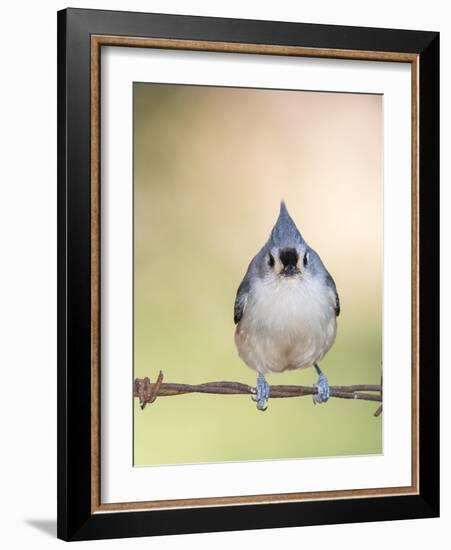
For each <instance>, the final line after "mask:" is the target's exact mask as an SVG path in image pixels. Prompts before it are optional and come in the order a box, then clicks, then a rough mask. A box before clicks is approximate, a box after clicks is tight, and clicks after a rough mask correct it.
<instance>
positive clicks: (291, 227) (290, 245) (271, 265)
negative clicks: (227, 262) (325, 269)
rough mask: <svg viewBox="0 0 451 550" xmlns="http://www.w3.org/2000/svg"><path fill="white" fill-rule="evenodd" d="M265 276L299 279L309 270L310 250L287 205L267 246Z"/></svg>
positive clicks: (284, 206) (283, 205) (282, 208)
mask: <svg viewBox="0 0 451 550" xmlns="http://www.w3.org/2000/svg"><path fill="white" fill-rule="evenodd" d="M264 260H265V266H264V272H265V276H266V277H268V278H276V277H277V278H280V277H283V278H298V277H302V275H303V274H304V273H305V271H306V270H307V269H308V266H309V261H310V249H309V246H308V245H307V243H306V242H305V241H304V239H303V237H302V235H301V233H300V232H299V230H298V228H297V227H296V224H295V223H294V221H293V219H292V218H291V216H290V214H289V213H288V210H287V207H286V205H285V203H284V202H283V201H282V202H281V204H280V213H279V217H278V218H277V221H276V224H275V225H274V227H273V229H272V231H271V235H270V237H269V240H268V242H267V243H266V246H265V258H264Z"/></svg>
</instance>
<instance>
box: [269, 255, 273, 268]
mask: <svg viewBox="0 0 451 550" xmlns="http://www.w3.org/2000/svg"><path fill="white" fill-rule="evenodd" d="M268 265H269V267H274V256H273V255H272V254H271V253H269V258H268Z"/></svg>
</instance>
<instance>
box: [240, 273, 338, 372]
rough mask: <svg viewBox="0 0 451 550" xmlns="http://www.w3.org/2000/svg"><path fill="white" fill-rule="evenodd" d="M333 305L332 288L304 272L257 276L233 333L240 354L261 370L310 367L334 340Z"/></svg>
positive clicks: (247, 361)
mask: <svg viewBox="0 0 451 550" xmlns="http://www.w3.org/2000/svg"><path fill="white" fill-rule="evenodd" d="M334 304H335V296H334V294H333V291H332V289H330V288H329V287H328V286H327V285H326V284H325V283H324V282H323V281H317V280H314V279H312V278H310V277H309V276H308V275H304V276H303V277H302V278H301V279H299V278H295V277H293V278H288V277H287V278H282V277H281V278H277V279H273V280H259V281H258V282H256V283H255V284H254V285H253V288H252V290H251V291H250V293H249V296H248V299H247V303H246V307H245V309H244V312H243V317H242V318H241V321H240V322H239V324H238V325H237V329H236V333H235V342H236V345H237V348H238V353H239V355H240V357H241V358H242V359H243V361H244V362H245V363H246V364H247V365H248V366H249V367H251V368H252V369H254V370H256V371H258V372H261V373H262V374H267V373H270V372H283V371H285V370H292V369H302V368H305V367H309V366H311V365H313V364H314V363H315V362H317V361H320V360H321V359H322V358H323V357H324V355H325V354H326V353H327V351H328V350H329V349H330V347H331V346H332V344H333V343H334V340H335V335H336V318H335V311H334Z"/></svg>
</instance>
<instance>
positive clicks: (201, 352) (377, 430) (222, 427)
mask: <svg viewBox="0 0 451 550" xmlns="http://www.w3.org/2000/svg"><path fill="white" fill-rule="evenodd" d="M133 110H134V113H133V114H134V208H135V216H134V224H135V225H134V240H135V242H134V246H135V254H134V315H135V325H134V329H135V333H134V334H135V336H134V338H135V342H134V377H144V376H149V377H150V379H151V380H152V381H154V380H155V379H156V377H157V375H158V371H159V370H160V369H161V370H163V372H164V376H165V381H166V382H180V383H201V382H210V381H215V380H235V381H241V382H244V383H247V384H251V385H254V384H255V378H256V373H255V372H253V371H251V370H250V369H249V368H248V367H246V366H245V364H244V363H243V362H242V361H241V360H240V359H239V357H238V354H237V352H236V349H235V345H234V340H233V335H234V328H235V327H234V324H233V304H234V300H235V293H236V289H237V287H238V285H239V283H240V281H241V279H242V277H243V276H244V273H245V271H246V269H247V266H248V263H249V261H250V260H251V259H252V257H253V256H254V255H255V253H256V252H257V251H258V250H259V249H260V247H261V246H262V245H263V244H264V242H265V241H266V239H267V238H268V235H269V232H270V230H271V228H272V226H273V224H274V222H275V220H276V217H277V214H278V210H279V202H280V199H281V198H284V199H285V200H286V202H287V206H288V209H289V211H290V213H291V214H292V216H293V218H294V219H295V221H296V223H297V225H298V227H299V229H300V231H301V232H302V234H303V236H304V238H305V239H306V240H307V242H308V243H309V244H310V245H311V246H312V247H313V248H315V249H316V250H317V251H318V252H319V254H320V255H321V257H322V259H323V261H324V263H325V265H326V267H327V268H328V270H329V271H330V272H331V274H332V275H333V277H334V279H335V281H336V283H337V288H338V291H339V294H340V298H341V304H342V312H341V315H340V317H339V318H338V334H337V339H336V343H335V345H334V346H333V348H332V349H331V350H330V351H329V353H328V354H327V356H326V357H325V358H324V360H323V361H322V363H321V368H322V369H323V371H324V372H325V373H326V374H327V376H328V378H329V382H330V384H332V385H334V384H340V385H348V384H358V383H368V384H370V383H371V384H377V383H379V382H380V376H381V362H382V349H381V347H382V342H381V329H382V320H381V313H382V295H381V280H382V181H383V180H382V178H383V165H382V97H381V96H376V95H362V94H360V95H357V94H338V93H319V92H298V91H276V90H253V89H234V88H214V87H199V86H183V85H160V84H144V83H143V84H141V83H135V84H134V106H133ZM315 380H316V375H315V372H314V371H313V369H307V370H302V371H297V372H296V371H294V372H290V373H284V374H279V375H272V376H269V377H268V381H269V383H270V384H271V383H272V384H302V385H310V384H313V383H314V382H315ZM134 401H135V402H134V464H135V466H144V465H155V464H177V463H178V464H184V463H199V462H222V461H229V460H235V461H241V460H261V459H281V458H300V457H320V456H339V455H362V454H375V453H381V452H382V417H379V418H374V417H373V413H374V411H375V410H376V408H377V404H376V403H371V402H363V401H351V400H339V399H331V400H330V401H329V402H328V403H327V404H325V405H322V406H314V405H313V403H312V400H311V398H310V397H302V398H290V399H273V400H270V401H269V408H268V410H267V411H266V412H265V413H261V412H259V411H257V410H256V408H255V403H253V402H251V400H250V397H248V396H218V395H214V396H208V395H201V394H191V395H185V396H176V397H162V398H159V399H158V400H157V401H156V402H155V404H152V405H148V406H147V407H146V408H145V409H144V411H142V410H141V409H140V408H139V405H138V402H137V400H136V399H135V400H134Z"/></svg>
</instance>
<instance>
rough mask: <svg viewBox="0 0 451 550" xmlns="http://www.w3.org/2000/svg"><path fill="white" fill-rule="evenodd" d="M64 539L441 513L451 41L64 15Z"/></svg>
mask: <svg viewBox="0 0 451 550" xmlns="http://www.w3.org/2000/svg"><path fill="white" fill-rule="evenodd" d="M58 94H59V101H58V201H59V207H58V211H59V218H58V226H59V230H58V239H59V240H58V242H59V249H58V250H59V251H58V264H59V288H58V292H59V322H58V330H59V335H58V344H59V351H58V353H59V366H58V403H59V404H58V438H59V439H58V536H59V537H60V538H62V539H64V540H84V539H98V538H113V537H132V536H148V535H162V534H171V533H174V534H175V533H194V532H207V531H222V530H223V531H230V530H237V529H259V528H271V527H285V526H301V525H313V524H329V523H345V522H362V521H378V520H389V519H404V518H405V519H407V518H424V517H435V516H437V515H438V514H439V419H438V412H439V345H438V344H439V343H438V338H439V330H438V324H439V280H438V278H439V268H438V266H439V246H438V245H439V35H438V33H434V32H425V31H424V32H423V31H409V30H388V29H376V28H357V27H338V26H328V25H313V24H303V23H283V22H270V21H252V20H233V19H219V18H208V17H191V16H172V15H157V14H147V13H130V12H110V11H98V10H80V9H67V10H64V11H61V12H59V13H58Z"/></svg>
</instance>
